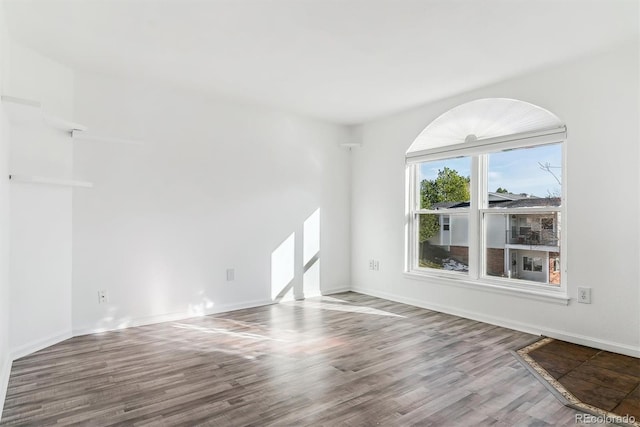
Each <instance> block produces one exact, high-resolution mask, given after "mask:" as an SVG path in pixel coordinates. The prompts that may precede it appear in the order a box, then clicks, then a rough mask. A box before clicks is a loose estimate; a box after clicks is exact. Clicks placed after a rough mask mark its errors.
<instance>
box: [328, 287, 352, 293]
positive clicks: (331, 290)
mask: <svg viewBox="0 0 640 427" xmlns="http://www.w3.org/2000/svg"><path fill="white" fill-rule="evenodd" d="M350 291H351V287H349V286H347V287H344V288H334V289H323V290H322V295H333V294H341V293H343V292H350Z"/></svg>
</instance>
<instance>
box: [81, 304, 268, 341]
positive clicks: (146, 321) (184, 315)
mask: <svg viewBox="0 0 640 427" xmlns="http://www.w3.org/2000/svg"><path fill="white" fill-rule="evenodd" d="M270 304H273V301H271V300H256V301H246V302H242V303H238V304H226V305H219V306H214V307H213V308H211V309H208V310H205V311H204V312H203V313H202V314H193V313H189V312H179V313H167V314H158V315H154V316H145V317H138V318H135V319H131V320H127V321H126V322H122V321H118V320H116V321H114V322H113V323H114V324H113V325H107V326H101V327H95V326H86V327H83V328H77V329H74V330H73V336H74V337H77V336H81V335H89V334H97V333H100V332H108V331H116V330H119V329H126V328H133V327H136V326H145V325H153V324H156V323H163V322H175V321H178V320H185V319H191V318H193V317H202V316H208V315H210V314H218V313H226V312H228V311H235V310H242V309H245V308H254V307H261V306H264V305H270Z"/></svg>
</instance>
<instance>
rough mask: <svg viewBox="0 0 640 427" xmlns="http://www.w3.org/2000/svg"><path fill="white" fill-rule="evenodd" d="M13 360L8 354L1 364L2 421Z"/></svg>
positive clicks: (0, 400) (0, 404) (0, 415)
mask: <svg viewBox="0 0 640 427" xmlns="http://www.w3.org/2000/svg"><path fill="white" fill-rule="evenodd" d="M12 363H13V361H12V360H11V357H10V355H9V354H7V355H6V356H5V358H4V360H3V361H2V365H0V421H1V420H2V410H3V409H4V401H5V399H6V397H7V388H8V387H9V377H10V376H11V365H12Z"/></svg>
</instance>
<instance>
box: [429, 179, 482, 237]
mask: <svg viewBox="0 0 640 427" xmlns="http://www.w3.org/2000/svg"><path fill="white" fill-rule="evenodd" d="M469 182H470V179H469V177H468V176H467V177H464V176H461V175H460V174H459V173H458V171H456V170H454V169H449V168H448V167H445V168H444V169H441V170H438V176H437V177H436V178H435V179H431V180H430V179H423V180H422V182H421V183H420V207H421V208H422V209H433V207H434V205H435V204H436V203H443V202H465V201H468V200H469V198H470V194H469ZM438 230H440V223H439V222H438V215H435V214H428V215H421V218H420V242H421V243H422V242H424V241H426V240H428V239H429V238H431V237H432V236H434V235H435V234H436V233H437V232H438Z"/></svg>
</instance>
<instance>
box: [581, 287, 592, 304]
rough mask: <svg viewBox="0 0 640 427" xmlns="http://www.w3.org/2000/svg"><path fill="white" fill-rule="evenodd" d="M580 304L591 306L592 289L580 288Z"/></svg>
mask: <svg viewBox="0 0 640 427" xmlns="http://www.w3.org/2000/svg"><path fill="white" fill-rule="evenodd" d="M578 302H581V303H582V304H591V288H578Z"/></svg>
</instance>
